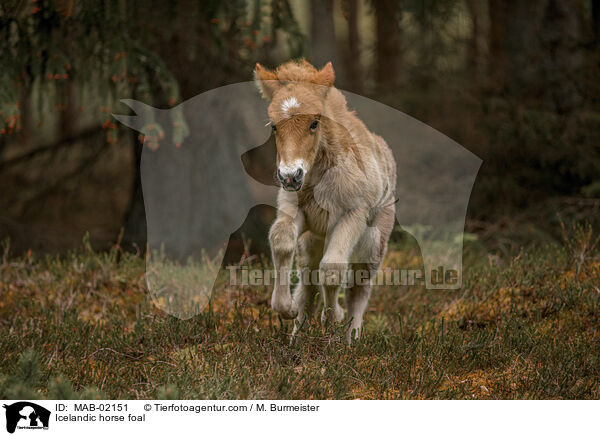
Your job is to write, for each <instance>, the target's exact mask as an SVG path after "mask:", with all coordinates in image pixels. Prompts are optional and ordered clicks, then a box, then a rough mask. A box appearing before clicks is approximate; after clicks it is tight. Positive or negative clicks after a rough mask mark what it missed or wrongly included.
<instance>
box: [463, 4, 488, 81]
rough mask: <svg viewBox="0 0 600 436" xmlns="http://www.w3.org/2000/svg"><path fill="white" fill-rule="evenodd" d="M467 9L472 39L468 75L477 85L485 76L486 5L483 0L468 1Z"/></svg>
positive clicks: (470, 41)
mask: <svg viewBox="0 0 600 436" xmlns="http://www.w3.org/2000/svg"><path fill="white" fill-rule="evenodd" d="M467 8H468V10H469V15H470V16H471V25H472V31H471V39H470V40H469V53H468V59H467V70H468V72H467V74H468V75H469V76H470V77H471V79H472V83H473V84H475V85H477V84H479V83H480V82H481V79H482V77H483V74H484V71H483V69H484V66H485V65H484V50H485V41H484V35H485V32H484V14H485V10H484V3H483V2H481V0H467Z"/></svg>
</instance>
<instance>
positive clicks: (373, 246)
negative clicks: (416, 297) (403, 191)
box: [346, 205, 394, 342]
mask: <svg viewBox="0 0 600 436" xmlns="http://www.w3.org/2000/svg"><path fill="white" fill-rule="evenodd" d="M393 226H394V208H393V205H391V206H389V207H387V208H385V209H383V210H381V211H380V212H379V213H378V214H377V215H376V216H375V219H374V220H373V226H372V227H369V228H368V229H367V230H366V231H365V232H364V233H363V234H362V235H361V238H360V239H359V241H358V243H357V244H356V247H355V249H354V252H353V253H352V262H353V263H354V264H355V265H354V267H353V270H354V285H353V286H352V289H350V290H349V292H348V293H347V294H346V306H347V307H348V318H349V319H351V322H350V329H349V330H348V342H351V341H352V339H358V338H360V334H361V330H362V321H363V316H364V314H365V310H366V309H367V305H368V303H369V297H370V296H371V289H372V288H373V280H374V279H375V277H376V275H377V272H378V271H379V268H380V267H381V264H382V262H383V258H384V257H385V253H386V252H387V242H388V239H389V237H390V234H391V232H392V228H393ZM360 271H364V273H363V275H362V276H361V274H359V272H360ZM365 273H366V274H365Z"/></svg>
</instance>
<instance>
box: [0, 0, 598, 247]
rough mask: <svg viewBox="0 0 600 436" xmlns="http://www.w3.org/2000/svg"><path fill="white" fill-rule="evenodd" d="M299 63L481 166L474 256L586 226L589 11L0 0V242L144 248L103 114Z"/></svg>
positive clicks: (132, 151)
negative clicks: (481, 248) (332, 75)
mask: <svg viewBox="0 0 600 436" xmlns="http://www.w3.org/2000/svg"><path fill="white" fill-rule="evenodd" d="M298 57H306V58H307V59H309V60H310V61H311V62H313V63H315V64H316V65H317V66H319V67H320V66H322V65H324V64H325V63H326V62H328V61H332V62H333V65H334V68H335V70H336V74H337V81H336V85H337V86H338V87H339V88H341V89H345V90H348V91H351V92H354V93H357V94H361V95H365V96H368V97H370V98H373V99H375V100H377V101H380V102H383V103H385V104H387V105H390V106H392V107H394V108H397V109H399V110H401V111H403V112H406V113H407V114H409V115H411V116H413V117H415V118H417V119H419V120H421V121H423V122H425V123H427V124H429V125H430V126H432V127H434V128H435V129H437V130H439V131H440V132H442V133H444V134H446V135H447V136H449V137H451V138H452V139H454V140H455V141H457V142H458V143H460V144H462V145H463V146H465V147H466V148H468V149H469V150H471V151H472V152H474V153H475V154H476V155H478V156H479V157H480V158H481V159H483V166H482V168H481V170H480V173H479V176H478V178H477V181H476V183H475V187H474V190H473V194H472V198H471V203H470V207H469V213H468V219H467V230H468V231H469V232H471V233H474V234H477V235H478V237H479V238H480V239H481V240H483V241H484V242H485V243H486V244H487V245H488V247H489V249H490V250H492V251H498V252H507V251H511V250H515V249H518V248H519V247H520V246H521V245H522V244H524V243H528V242H531V241H535V240H538V239H539V238H542V239H543V238H556V237H558V234H559V232H560V230H559V229H560V225H559V224H560V222H562V221H563V220H576V221H580V220H589V221H591V222H592V223H594V224H595V225H597V221H598V218H599V216H600V213H599V210H600V80H599V71H600V70H599V66H600V0H532V1H525V0H521V1H518V0H456V1H451V0H403V1H392V0H360V1H359V0H336V1H333V0H310V1H300V0H245V1H242V0H236V1H227V2H220V1H214V0H211V1H191V0H179V1H171V2H166V1H154V0H147V1H141V0H90V1H86V2H76V1H74V0H56V1H50V0H37V1H18V0H7V1H3V2H2V3H1V4H0V111H1V112H0V115H1V118H0V187H1V190H0V192H1V194H0V238H1V239H5V238H6V237H9V238H10V241H11V242H10V244H11V251H16V252H23V251H26V250H29V249H32V250H41V251H49V252H64V251H65V250H68V249H70V248H73V247H77V246H79V245H80V243H81V240H82V238H83V237H84V235H85V234H86V233H87V232H89V234H90V239H91V241H92V243H93V245H94V247H95V248H99V249H104V248H108V247H110V246H111V245H112V244H114V243H115V241H116V240H117V238H118V237H119V236H118V235H119V234H120V233H121V230H122V240H121V244H122V246H123V247H126V248H127V249H131V250H135V249H143V247H144V245H145V221H144V220H145V218H144V209H143V197H142V193H141V190H140V181H139V159H140V154H141V150H142V147H144V146H145V145H143V144H142V143H141V142H140V141H139V139H138V136H137V133H136V132H133V131H132V130H129V129H127V128H126V127H124V126H120V125H118V123H117V122H116V121H115V120H114V119H113V118H112V117H111V115H110V114H111V113H127V108H126V107H124V106H123V105H121V104H120V103H119V99H122V98H135V99H137V100H142V101H144V102H146V103H148V104H151V105H153V106H155V107H161V108H167V107H171V106H174V105H176V104H178V103H180V102H182V101H184V100H186V99H189V98H191V97H194V96H195V95H197V94H199V93H202V92H204V91H207V90H210V89H213V88H215V87H218V86H221V85H226V84H231V83H236V82H240V81H248V80H251V78H252V70H253V68H254V65H255V63H256V62H261V63H262V64H264V65H266V66H269V67H274V66H276V65H278V64H279V63H281V62H284V61H286V60H289V59H292V58H298ZM267 221H268V220H267ZM247 230H248V232H250V233H252V231H253V230H252V229H250V228H249V229H247ZM250 237H252V235H250ZM255 240H256V238H255Z"/></svg>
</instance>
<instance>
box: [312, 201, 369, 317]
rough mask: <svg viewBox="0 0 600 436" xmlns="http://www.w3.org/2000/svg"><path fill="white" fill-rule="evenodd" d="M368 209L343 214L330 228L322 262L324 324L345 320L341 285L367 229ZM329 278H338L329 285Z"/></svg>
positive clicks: (358, 209)
mask: <svg viewBox="0 0 600 436" xmlns="http://www.w3.org/2000/svg"><path fill="white" fill-rule="evenodd" d="M367 217H368V209H362V208H357V209H354V210H351V211H347V212H346V213H344V214H343V215H342V216H341V217H340V218H339V219H338V220H337V222H335V223H333V225H330V226H329V227H330V231H329V232H328V239H329V243H328V244H327V249H326V250H325V254H324V255H323V259H322V260H321V264H320V269H321V272H322V273H323V276H324V277H323V301H324V303H325V305H324V306H325V307H324V308H323V313H322V315H321V320H322V321H323V323H324V324H329V323H331V322H332V321H341V320H343V319H344V311H343V310H342V308H341V307H340V305H339V303H338V293H339V291H340V285H341V281H342V280H343V277H344V276H345V274H346V271H347V269H348V261H349V258H350V254H351V253H352V249H353V248H354V245H356V242H357V241H358V239H359V238H360V236H361V235H362V233H363V232H364V231H365V229H366V227H367ZM328 278H330V279H332V278H335V280H334V282H333V283H328Z"/></svg>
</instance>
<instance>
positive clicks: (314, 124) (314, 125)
mask: <svg viewBox="0 0 600 436" xmlns="http://www.w3.org/2000/svg"><path fill="white" fill-rule="evenodd" d="M318 125H319V120H314V121H313V122H312V123H310V131H311V132H314V131H315V130H317V126H318Z"/></svg>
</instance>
